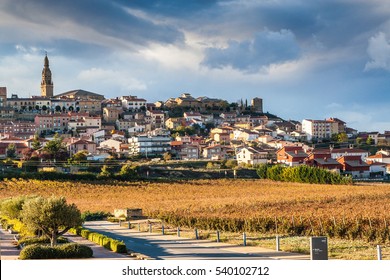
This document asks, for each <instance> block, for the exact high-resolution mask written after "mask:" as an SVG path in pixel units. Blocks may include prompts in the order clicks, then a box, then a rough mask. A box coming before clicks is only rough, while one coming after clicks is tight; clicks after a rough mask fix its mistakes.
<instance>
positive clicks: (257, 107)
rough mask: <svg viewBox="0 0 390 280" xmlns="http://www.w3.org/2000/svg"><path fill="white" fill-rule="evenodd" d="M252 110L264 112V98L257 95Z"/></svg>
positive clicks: (252, 103) (252, 102)
mask: <svg viewBox="0 0 390 280" xmlns="http://www.w3.org/2000/svg"><path fill="white" fill-rule="evenodd" d="M251 110H252V111H254V112H256V113H263V99H261V98H259V97H255V98H253V99H252V101H251Z"/></svg>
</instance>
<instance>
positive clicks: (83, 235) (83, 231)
mask: <svg viewBox="0 0 390 280" xmlns="http://www.w3.org/2000/svg"><path fill="white" fill-rule="evenodd" d="M90 234H91V231H90V230H88V229H84V228H83V229H82V230H81V231H80V235H81V237H83V238H85V239H88V236H89V235H90Z"/></svg>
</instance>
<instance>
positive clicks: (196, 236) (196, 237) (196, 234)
mask: <svg viewBox="0 0 390 280" xmlns="http://www.w3.org/2000/svg"><path fill="white" fill-rule="evenodd" d="M195 239H196V240H198V239H199V235H198V229H197V228H196V229H195Z"/></svg>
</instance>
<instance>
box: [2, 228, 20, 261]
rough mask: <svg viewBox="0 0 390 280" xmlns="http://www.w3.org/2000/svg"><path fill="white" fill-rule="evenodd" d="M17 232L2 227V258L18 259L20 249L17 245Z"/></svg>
mask: <svg viewBox="0 0 390 280" xmlns="http://www.w3.org/2000/svg"><path fill="white" fill-rule="evenodd" d="M14 236H15V234H11V233H9V232H8V231H6V230H4V229H0V258H1V260H17V259H18V258H19V253H20V250H19V249H18V248H17V247H16V245H17V244H16V240H15V238H14Z"/></svg>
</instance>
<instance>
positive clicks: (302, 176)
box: [257, 164, 352, 185]
mask: <svg viewBox="0 0 390 280" xmlns="http://www.w3.org/2000/svg"><path fill="white" fill-rule="evenodd" d="M257 175H258V176H259V177H260V178H262V179H270V180H273V181H284V182H297V183H311V184H344V185H345V184H352V178H351V177H349V176H347V177H345V176H341V175H340V174H338V173H334V172H331V171H329V170H326V169H323V168H318V167H311V166H308V165H299V166H295V167H283V166H281V165H273V166H270V165H267V164H262V165H260V166H259V167H258V168H257Z"/></svg>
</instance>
